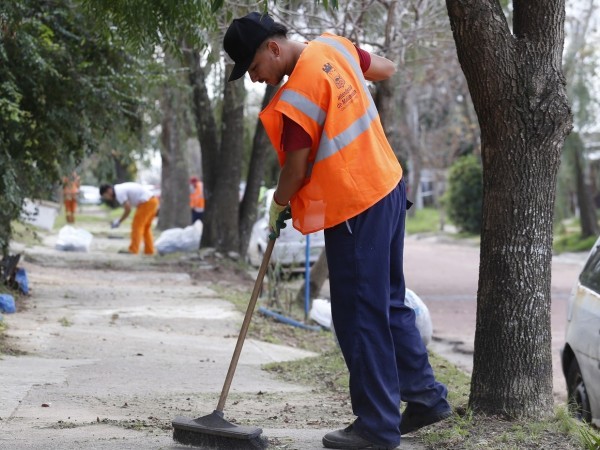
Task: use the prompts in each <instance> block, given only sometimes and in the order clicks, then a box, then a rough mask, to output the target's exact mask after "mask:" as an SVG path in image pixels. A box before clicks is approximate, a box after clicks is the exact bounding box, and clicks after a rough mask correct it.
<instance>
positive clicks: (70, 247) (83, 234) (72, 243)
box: [55, 225, 94, 252]
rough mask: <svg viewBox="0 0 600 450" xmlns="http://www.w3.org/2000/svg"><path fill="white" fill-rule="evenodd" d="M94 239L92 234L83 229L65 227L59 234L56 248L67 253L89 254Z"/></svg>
mask: <svg viewBox="0 0 600 450" xmlns="http://www.w3.org/2000/svg"><path fill="white" fill-rule="evenodd" d="M93 237H94V236H93V235H92V233H90V232H89V231H87V230H84V229H83V228H75V227H72V226H71V225H65V226H64V227H62V228H61V229H60V231H59V232H58V239H57V240H56V244H55V248H56V249H57V250H62V251H65V252H87V251H89V250H90V244H91V243H92V239H93Z"/></svg>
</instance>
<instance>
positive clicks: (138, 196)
mask: <svg viewBox="0 0 600 450" xmlns="http://www.w3.org/2000/svg"><path fill="white" fill-rule="evenodd" d="M100 195H101V197H102V198H103V199H104V200H106V201H108V202H109V203H111V202H114V201H115V200H116V201H117V202H118V203H119V204H120V205H122V206H123V214H122V215H121V217H120V218H118V219H115V220H114V221H113V222H112V223H111V227H112V228H117V227H118V226H119V225H121V223H122V222H123V221H124V220H125V219H127V217H128V216H129V213H130V212H131V209H132V208H136V210H135V215H134V216H133V222H132V223H131V243H130V245H129V253H133V254H134V255H137V254H138V252H139V250H140V242H141V241H142V238H143V239H144V254H146V255H152V254H154V237H153V236H152V220H153V219H154V217H155V216H156V211H158V198H157V197H156V196H155V195H154V194H153V193H152V192H151V191H150V190H149V189H148V188H146V187H145V186H143V185H141V184H139V183H132V182H127V183H120V184H114V185H110V184H103V185H102V186H100Z"/></svg>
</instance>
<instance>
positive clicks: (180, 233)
mask: <svg viewBox="0 0 600 450" xmlns="http://www.w3.org/2000/svg"><path fill="white" fill-rule="evenodd" d="M202 229H203V225H202V222H201V221H199V220H196V222H194V224H193V225H190V226H188V227H185V228H169V229H168V230H165V231H163V232H162V233H161V234H160V237H159V238H158V239H157V240H156V242H155V243H154V247H155V248H156V251H157V252H158V254H159V255H164V254H166V253H173V252H195V251H197V250H198V249H199V248H200V238H202Z"/></svg>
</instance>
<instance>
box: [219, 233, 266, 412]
mask: <svg viewBox="0 0 600 450" xmlns="http://www.w3.org/2000/svg"><path fill="white" fill-rule="evenodd" d="M274 245H275V239H269V243H268V244H267V248H266V249H265V254H264V255H263V259H262V263H261V264H260V268H259V269H258V275H257V276H256V281H255V282H254V289H253V290H252V296H251V297H250V302H248V308H247V309H246V315H245V316H244V322H243V323H242V329H241V330H240V334H239V335H238V339H237V344H236V345H235V350H234V351H233V357H232V358H231V363H230V364H229V370H228V371H227V376H226V377H225V383H223V389H222V390H221V397H220V398H219V403H218V404H217V411H220V412H223V409H224V408H225V401H226V400H227V395H228V394H229V388H230V387H231V381H232V380H233V375H234V374H235V369H236V367H237V363H238V360H239V359H240V353H241V352H242V347H243V346H244V340H245V339H246V334H247V333H248V327H250V320H251V319H252V313H253V312H254V307H255V306H256V300H257V299H258V294H259V293H260V289H261V287H262V282H263V280H264V278H265V274H266V273H267V268H268V266H269V261H270V260H271V253H273V246H274Z"/></svg>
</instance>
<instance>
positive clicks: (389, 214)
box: [325, 180, 447, 447]
mask: <svg viewBox="0 0 600 450" xmlns="http://www.w3.org/2000/svg"><path fill="white" fill-rule="evenodd" d="M405 218H406V189H405V184H404V180H401V181H400V183H399V184H398V186H397V187H396V188H395V189H394V190H393V191H392V192H391V193H390V194H388V195H387V196H386V197H384V198H383V199H382V200H380V201H379V202H378V203H376V204H375V205H373V206H372V207H371V208H369V209H368V210H366V211H364V212H363V213H361V214H359V215H358V216H356V217H353V218H352V219H349V220H347V221H346V222H343V223H341V224H339V225H337V226H335V227H332V228H328V229H326V230H325V248H326V252H327V263H328V266H329V281H330V289H331V309H332V319H333V326H334V329H335V333H336V336H337V339H338V341H339V344H340V347H341V350H342V354H343V355H344V359H345V361H346V365H347V366H348V370H349V372H350V397H351V400H352V410H353V412H354V414H355V415H356V416H357V419H356V421H355V422H354V429H355V430H356V432H357V433H358V434H359V435H361V436H362V437H364V438H366V439H368V440H369V441H371V442H373V443H376V444H379V445H383V446H388V447H395V446H397V445H399V443H400V420H401V414H400V401H401V400H402V401H404V402H410V403H417V404H418V405H419V406H422V407H423V408H437V407H439V406H440V405H442V406H443V405H444V404H445V402H446V400H445V398H446V395H447V390H446V387H445V386H444V385H443V384H441V383H438V382H436V380H435V378H434V375H433V370H432V369H431V366H430V364H429V358H428V355H427V349H426V348H425V345H424V343H423V340H422V339H421V336H420V334H419V330H418V329H417V327H416V324H415V313H414V311H413V310H412V309H411V308H410V307H408V306H406V305H405V304H404V296H405V290H406V287H405V284H404V271H403V253H404V222H405Z"/></svg>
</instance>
